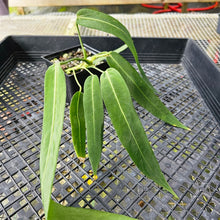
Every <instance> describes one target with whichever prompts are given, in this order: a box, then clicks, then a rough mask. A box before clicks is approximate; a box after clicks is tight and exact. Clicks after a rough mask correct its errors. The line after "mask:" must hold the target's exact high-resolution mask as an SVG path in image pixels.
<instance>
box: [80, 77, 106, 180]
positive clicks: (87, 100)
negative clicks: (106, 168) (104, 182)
mask: <svg viewBox="0 0 220 220" xmlns="http://www.w3.org/2000/svg"><path fill="white" fill-rule="evenodd" d="M83 106H84V114H85V122H86V133H87V147H88V153H89V160H90V163H91V166H92V169H93V173H94V175H95V176H96V175H97V169H98V165H99V161H100V158H101V151H102V139H103V124H104V110H103V103H102V97H101V90H100V85H99V79H98V77H97V76H96V75H92V76H89V77H88V78H87V79H86V81H85V84H84V96H83Z"/></svg>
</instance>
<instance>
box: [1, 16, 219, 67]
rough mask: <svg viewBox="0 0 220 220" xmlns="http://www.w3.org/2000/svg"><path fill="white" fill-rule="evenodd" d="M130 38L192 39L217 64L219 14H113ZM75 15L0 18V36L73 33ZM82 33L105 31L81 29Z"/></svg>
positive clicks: (90, 34) (98, 33) (99, 34)
mask: <svg viewBox="0 0 220 220" xmlns="http://www.w3.org/2000/svg"><path fill="white" fill-rule="evenodd" d="M113 16H114V17H115V18H116V19H118V20H119V21H121V22H122V23H123V24H124V25H125V26H126V27H127V28H128V30H129V31H130V33H131V35H132V36H133V37H176V38H192V39H194V40H197V41H198V44H199V45H200V46H201V48H203V49H204V50H205V51H206V52H207V54H208V55H209V56H210V57H211V59H212V60H214V62H215V63H219V57H220V56H219V44H220V35H219V34H218V33H217V32H216V29H217V22H218V14H200V13H198V14H196V13H195V14H192V13H191V14H173V13H172V14H159V15H152V14H145V13H143V14H113ZM75 19H76V16H75V14H71V13H54V14H49V15H35V16H14V17H13V16H12V17H8V16H2V17H0V39H3V38H4V37H6V36H8V35H75V34H76V33H77V31H76V28H75V25H74V22H75ZM81 30H82V35H84V36H104V35H106V34H104V33H101V32H98V31H94V30H89V29H85V28H82V29H81Z"/></svg>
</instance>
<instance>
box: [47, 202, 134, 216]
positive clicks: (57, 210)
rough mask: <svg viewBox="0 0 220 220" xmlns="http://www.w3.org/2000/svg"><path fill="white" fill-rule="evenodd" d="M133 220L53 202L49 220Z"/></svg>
mask: <svg viewBox="0 0 220 220" xmlns="http://www.w3.org/2000/svg"><path fill="white" fill-rule="evenodd" d="M89 219H91V220H132V219H133V218H130V217H127V216H124V215H118V214H113V213H109V212H104V211H97V210H94V209H84V208H75V207H65V206H62V205H60V204H58V203H56V202H54V201H53V200H51V203H50V210H49V215H48V220H89Z"/></svg>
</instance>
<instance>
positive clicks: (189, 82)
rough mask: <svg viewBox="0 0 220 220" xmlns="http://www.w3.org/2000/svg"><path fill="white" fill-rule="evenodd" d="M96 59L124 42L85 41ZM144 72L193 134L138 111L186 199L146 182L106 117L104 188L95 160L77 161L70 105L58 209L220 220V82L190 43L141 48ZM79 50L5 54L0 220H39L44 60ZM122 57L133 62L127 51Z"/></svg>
mask: <svg viewBox="0 0 220 220" xmlns="http://www.w3.org/2000/svg"><path fill="white" fill-rule="evenodd" d="M83 42H84V43H86V44H88V45H90V46H92V47H95V48H96V49H97V50H99V51H101V50H112V49H115V48H117V47H119V46H120V45H122V42H121V41H119V40H118V39H116V38H105V37H102V38H100V37H87V38H86V37H85V38H83ZM134 42H135V45H136V47H137V51H138V54H139V57H140V61H141V65H142V66H143V69H144V70H145V72H146V74H147V76H148V77H149V79H150V81H151V82H152V84H153V85H154V86H155V88H156V89H157V91H158V92H159V94H160V98H161V100H162V101H163V102H164V103H165V104H166V106H167V107H168V108H169V109H170V110H171V111H172V112H173V113H174V114H175V115H176V117H177V118H179V119H180V120H181V122H183V123H184V124H185V125H186V126H188V127H190V128H191V131H185V130H182V129H178V128H175V127H172V126H169V125H167V124H164V123H163V122H162V121H160V120H158V119H157V118H155V117H154V116H152V115H151V114H150V113H148V112H147V111H146V110H144V109H143V108H142V107H140V106H139V105H137V104H136V103H134V105H135V108H136V110H137V112H138V114H139V116H140V118H141V121H142V123H143V126H144V128H145V129H146V133H147V135H148V137H149V139H150V141H151V143H152V147H153V149H154V152H155V155H156V157H157V159H158V160H159V162H160V166H161V169H162V171H163V172H164V173H165V176H166V178H167V180H168V182H169V184H170V185H171V186H172V188H173V189H174V191H175V192H176V193H177V195H178V196H179V199H175V198H174V197H172V196H171V195H170V194H169V193H166V192H164V191H163V190H162V189H161V188H160V187H158V186H157V185H156V184H154V183H153V182H152V181H151V180H149V179H147V178H146V177H144V176H143V175H142V173H140V172H139V171H138V169H137V168H136V166H135V165H134V164H133V163H132V161H131V159H130V157H129V155H128V154H127V152H126V151H125V150H124V148H123V147H122V146H121V144H120V142H119V140H118V138H117V135H116V134H115V131H114V128H113V127H112V125H111V122H110V119H109V117H108V115H107V113H106V114H105V125H104V143H103V145H104V148H103V153H102V158H101V162H100V168H99V170H98V176H99V178H98V180H97V181H95V182H93V181H92V178H91V176H90V172H89V171H90V170H91V167H90V164H89V161H88V159H87V160H86V161H85V163H84V164H82V163H80V162H79V161H78V159H77V158H76V156H75V153H74V150H73V147H72V141H71V130H70V121H69V118H68V116H69V111H68V108H69V106H68V104H67V105H66V111H65V119H64V129H63V135H62V139H61V147H60V151H59V158H58V163H57V171H56V175H55V179H54V187H53V199H54V200H55V201H56V202H59V203H61V204H63V205H66V206H75V207H85V208H94V209H97V210H106V211H110V212H114V213H121V214H124V215H128V216H132V217H136V218H138V219H200V220H203V219H217V218H218V217H219V214H220V213H219V210H220V204H219V198H220V193H219V183H220V173H219V146H220V135H219V124H220V86H219V84H220V72H219V70H218V68H217V67H216V66H215V65H214V63H213V62H212V61H211V60H210V59H209V58H208V57H207V56H206V55H205V54H204V53H203V52H202V51H201V50H200V49H199V48H198V46H197V45H196V43H195V42H194V41H192V40H188V39H155V38H134ZM77 44H78V40H77V38H75V37H55V36H52V37H41V36H11V37H8V38H6V39H5V40H4V41H2V42H1V44H0V82H1V86H0V218H1V219H40V218H42V217H43V216H44V214H43V210H42V203H41V197H40V180H39V151H40V139H41V129H42V118H43V84H44V82H43V81H44V73H45V71H46V64H45V62H44V61H43V60H42V59H41V58H40V57H41V56H42V55H44V54H48V53H51V52H54V51H58V50H61V49H63V48H67V47H71V46H74V45H77ZM124 56H125V57H126V58H127V59H129V60H130V61H133V58H132V56H131V54H130V53H129V52H128V51H126V52H124Z"/></svg>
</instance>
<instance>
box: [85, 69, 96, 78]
mask: <svg viewBox="0 0 220 220" xmlns="http://www.w3.org/2000/svg"><path fill="white" fill-rule="evenodd" d="M83 69H84V70H86V71H87V72H88V73H89V74H90V75H91V76H92V75H94V74H93V73H92V72H91V71H90V70H89V69H87V68H83Z"/></svg>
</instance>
